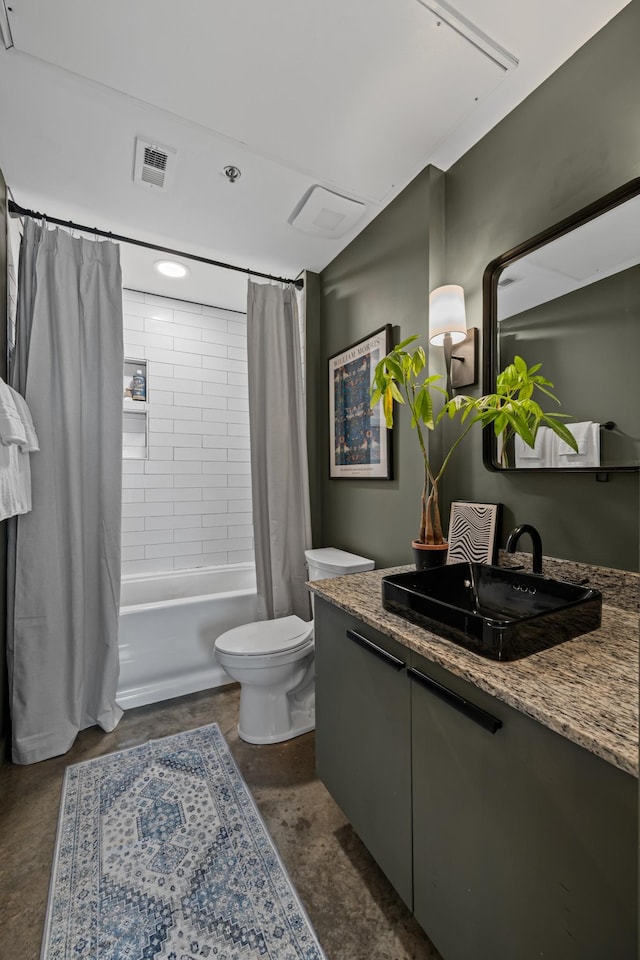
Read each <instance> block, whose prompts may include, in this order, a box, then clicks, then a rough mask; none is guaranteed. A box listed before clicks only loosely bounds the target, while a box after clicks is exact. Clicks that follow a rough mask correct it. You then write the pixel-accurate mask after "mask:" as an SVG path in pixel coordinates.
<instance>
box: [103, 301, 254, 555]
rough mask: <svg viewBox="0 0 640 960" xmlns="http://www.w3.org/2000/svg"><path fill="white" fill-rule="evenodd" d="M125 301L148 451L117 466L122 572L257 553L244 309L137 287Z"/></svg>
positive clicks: (127, 342)
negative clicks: (144, 382)
mask: <svg viewBox="0 0 640 960" xmlns="http://www.w3.org/2000/svg"><path fill="white" fill-rule="evenodd" d="M123 307H124V353H125V357H131V358H132V359H135V360H145V361H146V363H147V377H148V392H147V408H148V414H147V415H148V421H149V422H148V427H149V456H148V459H147V460H123V464H122V487H123V489H122V572H123V573H157V572H160V571H164V570H184V569H188V568H190V567H203V566H215V565H218V564H226V563H239V562H241V561H245V560H253V559H254V553H253V525H252V508H251V470H250V463H249V402H248V390H247V333H246V321H245V317H244V316H243V315H241V314H237V313H231V312H228V311H225V310H218V309H215V308H213V307H208V306H204V305H200V304H195V303H194V304H192V303H185V302H183V301H181V300H169V299H167V298H164V297H157V296H155V295H151V294H147V293H140V292H139V291H137V290H124V291H123Z"/></svg>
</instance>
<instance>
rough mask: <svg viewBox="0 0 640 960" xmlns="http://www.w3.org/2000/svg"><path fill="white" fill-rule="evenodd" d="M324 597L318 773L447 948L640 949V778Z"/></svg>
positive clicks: (501, 957)
mask: <svg viewBox="0 0 640 960" xmlns="http://www.w3.org/2000/svg"><path fill="white" fill-rule="evenodd" d="M315 604H316V606H315V624H316V628H315V629H316V662H317V678H316V751H317V768H318V773H319V776H320V777H321V779H322V780H323V782H324V783H325V785H326V786H327V788H328V789H329V791H330V793H331V794H332V795H333V797H334V798H335V799H336V800H337V802H338V803H339V805H340V806H341V808H342V809H343V811H344V813H345V814H346V816H347V817H348V818H349V820H350V821H351V823H352V824H353V827H354V829H355V831H356V832H357V833H358V835H359V836H360V837H361V839H362V840H363V842H364V843H365V845H366V846H367V847H368V849H369V850H370V851H371V853H372V855H373V856H374V857H375V859H376V860H377V861H378V863H379V864H380V866H381V868H382V869H383V870H384V872H385V873H386V874H387V876H388V877H389V879H390V880H391V882H392V883H393V885H394V886H395V888H396V889H397V891H398V893H399V894H400V896H401V897H402V899H403V900H404V901H405V903H407V904H408V905H409V906H410V907H411V908H412V909H413V912H414V913H415V916H416V918H417V920H418V922H419V923H420V925H421V926H422V927H423V929H424V930H425V932H426V933H427V935H428V936H429V937H430V938H431V939H432V940H433V943H434V944H435V946H436V947H437V948H438V950H439V951H440V953H441V954H442V956H443V958H444V960H539V958H542V957H543V958H544V960H602V958H603V957H606V958H607V960H636V958H637V956H638V942H637V928H638V881H637V855H638V827H637V810H638V806H637V801H638V789H637V788H638V781H637V780H636V779H635V778H634V777H632V776H631V775H629V774H626V773H624V772H623V771H621V770H619V769H618V768H617V767H615V766H613V765H612V764H609V763H607V762H605V761H604V760H602V759H600V758H599V757H597V756H595V755H594V754H592V753H590V752H589V751H587V750H585V749H584V748H582V747H580V746H578V745H576V744H575V743H573V742H571V741H570V740H568V739H566V738H565V737H562V736H560V735H559V734H557V733H554V732H553V731H552V730H550V729H548V728H547V727H546V726H544V725H543V724H540V723H537V722H536V721H535V720H533V719H531V718H529V717H527V716H525V715H524V714H522V713H520V712H519V711H518V710H515V709H513V708H511V707H509V706H507V705H506V704H504V703H503V702H502V701H499V700H497V699H495V698H493V697H491V696H489V695H487V694H485V693H484V692H483V691H481V690H479V689H478V688H477V687H476V686H474V685H473V684H470V683H467V682H466V681H465V680H462V679H460V678H459V677H457V676H455V675H453V674H452V673H450V672H449V671H448V670H445V669H443V668H442V667H440V666H438V665H437V664H434V663H433V662H431V661H429V660H427V659H425V658H423V657H421V656H419V655H418V654H416V653H415V652H413V651H410V650H408V649H407V648H406V647H404V646H402V645H401V644H399V643H396V642H395V641H394V640H392V639H391V638H389V637H385V636H384V635H383V634H381V633H380V632H378V631H376V630H373V629H372V628H371V627H368V626H366V625H365V624H363V623H362V622H360V621H359V620H358V619H357V618H355V617H352V616H350V615H349V614H347V613H345V612H343V611H342V610H340V609H338V608H337V607H335V606H334V605H333V604H331V603H328V602H327V601H324V600H322V599H320V598H319V597H316V599H315ZM371 645H373V647H375V648H376V649H372V646H371ZM383 655H387V656H389V655H390V657H389V659H384V656H383ZM496 669H497V670H504V669H508V666H505V665H504V664H496Z"/></svg>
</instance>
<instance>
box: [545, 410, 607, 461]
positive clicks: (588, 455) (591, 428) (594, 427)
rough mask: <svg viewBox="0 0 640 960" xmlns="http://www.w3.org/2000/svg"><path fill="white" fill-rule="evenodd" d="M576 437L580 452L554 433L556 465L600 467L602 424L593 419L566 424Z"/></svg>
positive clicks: (554, 459) (554, 458)
mask: <svg viewBox="0 0 640 960" xmlns="http://www.w3.org/2000/svg"><path fill="white" fill-rule="evenodd" d="M565 426H566V427H567V430H569V431H570V432H571V433H572V434H573V436H574V437H575V438H576V442H577V444H578V452H577V453H576V452H575V450H573V449H572V448H571V447H570V446H569V444H568V443H565V442H564V440H561V439H560V437H557V436H556V435H555V434H554V435H553V461H554V462H553V466H554V467H564V468H565V469H566V468H567V467H599V466H600V424H599V423H595V422H594V421H593V420H584V421H582V422H581V423H567V424H565Z"/></svg>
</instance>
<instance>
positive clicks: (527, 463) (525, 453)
mask: <svg viewBox="0 0 640 960" xmlns="http://www.w3.org/2000/svg"><path fill="white" fill-rule="evenodd" d="M552 436H553V432H552V431H551V430H550V429H549V427H540V428H539V429H538V432H537V433H536V442H535V446H534V447H529V446H527V444H526V443H525V442H524V440H521V439H520V437H519V436H517V435H516V436H515V438H514V450H515V455H516V467H518V468H519V469H521V470H534V469H535V470H538V469H539V468H540V467H552V466H554V463H553V461H552V456H553V450H552V442H551V438H552Z"/></svg>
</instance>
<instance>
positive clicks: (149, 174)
mask: <svg viewBox="0 0 640 960" xmlns="http://www.w3.org/2000/svg"><path fill="white" fill-rule="evenodd" d="M175 162H176V151H175V150H174V148H173V147H165V146H163V145H162V144H160V143H153V142H152V141H151V140H143V139H142V137H136V153H135V162H134V167H133V181H134V183H139V184H141V185H142V186H143V187H155V189H156V190H166V189H167V187H168V186H169V184H170V182H171V180H172V178H173V168H174V166H175Z"/></svg>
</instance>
